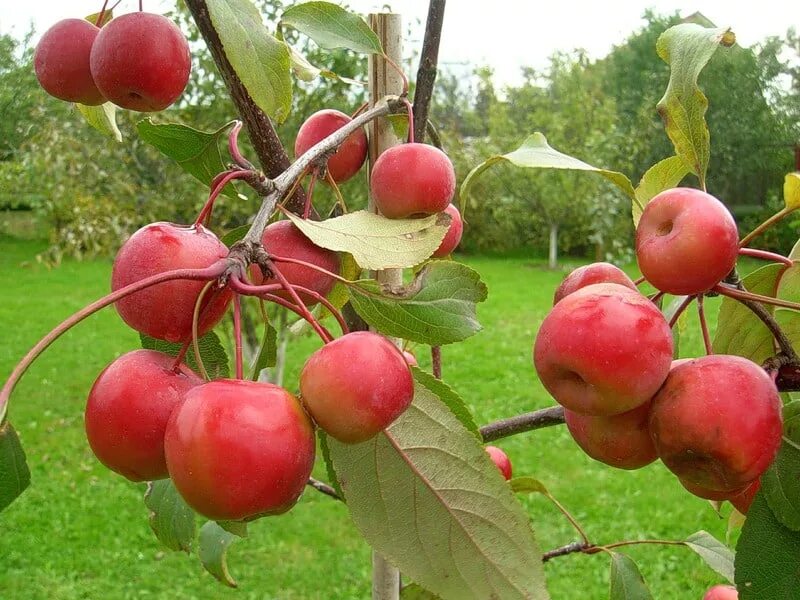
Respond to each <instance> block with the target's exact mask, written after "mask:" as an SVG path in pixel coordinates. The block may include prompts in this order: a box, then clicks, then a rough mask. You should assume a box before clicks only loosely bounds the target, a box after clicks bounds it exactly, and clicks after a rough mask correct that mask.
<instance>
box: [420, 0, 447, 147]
mask: <svg viewBox="0 0 800 600" xmlns="http://www.w3.org/2000/svg"><path fill="white" fill-rule="evenodd" d="M444 5H445V0H431V1H430V4H429V5H428V21H427V22H426V24H425V38H424V39H423V40H422V52H421V54H420V57H419V68H418V69H417V81H416V87H415V88H414V139H415V140H416V141H418V142H422V141H424V140H425V132H426V124H427V122H428V109H429V107H430V102H431V96H432V95H433V84H434V82H435V81H436V70H437V63H438V60H439V41H440V40H441V38H442V22H443V21H444Z"/></svg>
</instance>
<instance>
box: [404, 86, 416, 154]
mask: <svg viewBox="0 0 800 600" xmlns="http://www.w3.org/2000/svg"><path fill="white" fill-rule="evenodd" d="M402 101H403V104H405V105H406V110H407V111H408V143H409V144H413V143H414V107H413V106H411V102H409V101H408V98H406V97H405V96H403V97H402Z"/></svg>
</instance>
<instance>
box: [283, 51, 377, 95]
mask: <svg viewBox="0 0 800 600" xmlns="http://www.w3.org/2000/svg"><path fill="white" fill-rule="evenodd" d="M286 47H287V48H288V49H289V60H291V64H292V73H294V76H295V77H297V78H298V79H300V80H301V81H314V80H315V79H317V77H324V78H325V79H333V80H335V81H341V82H343V83H347V84H349V85H361V86H363V85H366V84H365V83H364V82H363V81H357V80H355V79H351V78H349V77H341V76H340V75H337V74H336V73H334V72H333V71H329V70H328V69H320V68H318V67H315V66H314V65H312V64H311V63H310V62H308V59H307V58H306V57H305V56H303V55H302V54H300V53H299V52H298V51H297V50H295V49H294V48H292V47H291V46H290V45H289V44H286Z"/></svg>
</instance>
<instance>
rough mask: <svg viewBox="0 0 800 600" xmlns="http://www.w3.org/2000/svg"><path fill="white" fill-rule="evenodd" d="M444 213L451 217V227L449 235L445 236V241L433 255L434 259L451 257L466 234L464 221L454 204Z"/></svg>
mask: <svg viewBox="0 0 800 600" xmlns="http://www.w3.org/2000/svg"><path fill="white" fill-rule="evenodd" d="M444 212H445V213H446V214H448V215H450V219H451V221H450V227H448V229H447V233H446V234H444V239H443V240H442V243H441V244H439V247H438V248H437V249H436V251H435V252H434V253H433V257H434V258H443V257H445V256H450V254H451V253H452V252H453V250H455V249H456V247H457V246H458V244H459V242H461V235H462V234H463V233H464V221H463V220H462V219H461V213H460V212H459V211H458V209H457V208H456V207H455V205H453V204H448V205H447V208H445V209H444Z"/></svg>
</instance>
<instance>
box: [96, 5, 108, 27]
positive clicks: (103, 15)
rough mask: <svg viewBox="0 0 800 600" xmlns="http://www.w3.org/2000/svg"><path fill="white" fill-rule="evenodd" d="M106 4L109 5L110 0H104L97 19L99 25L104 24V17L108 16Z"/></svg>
mask: <svg viewBox="0 0 800 600" xmlns="http://www.w3.org/2000/svg"><path fill="white" fill-rule="evenodd" d="M106 6H108V0H104V1H103V8H101V9H100V14H98V15H97V21H96V22H95V25H97V27H102V26H103V18H104V17H105V16H106Z"/></svg>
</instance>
